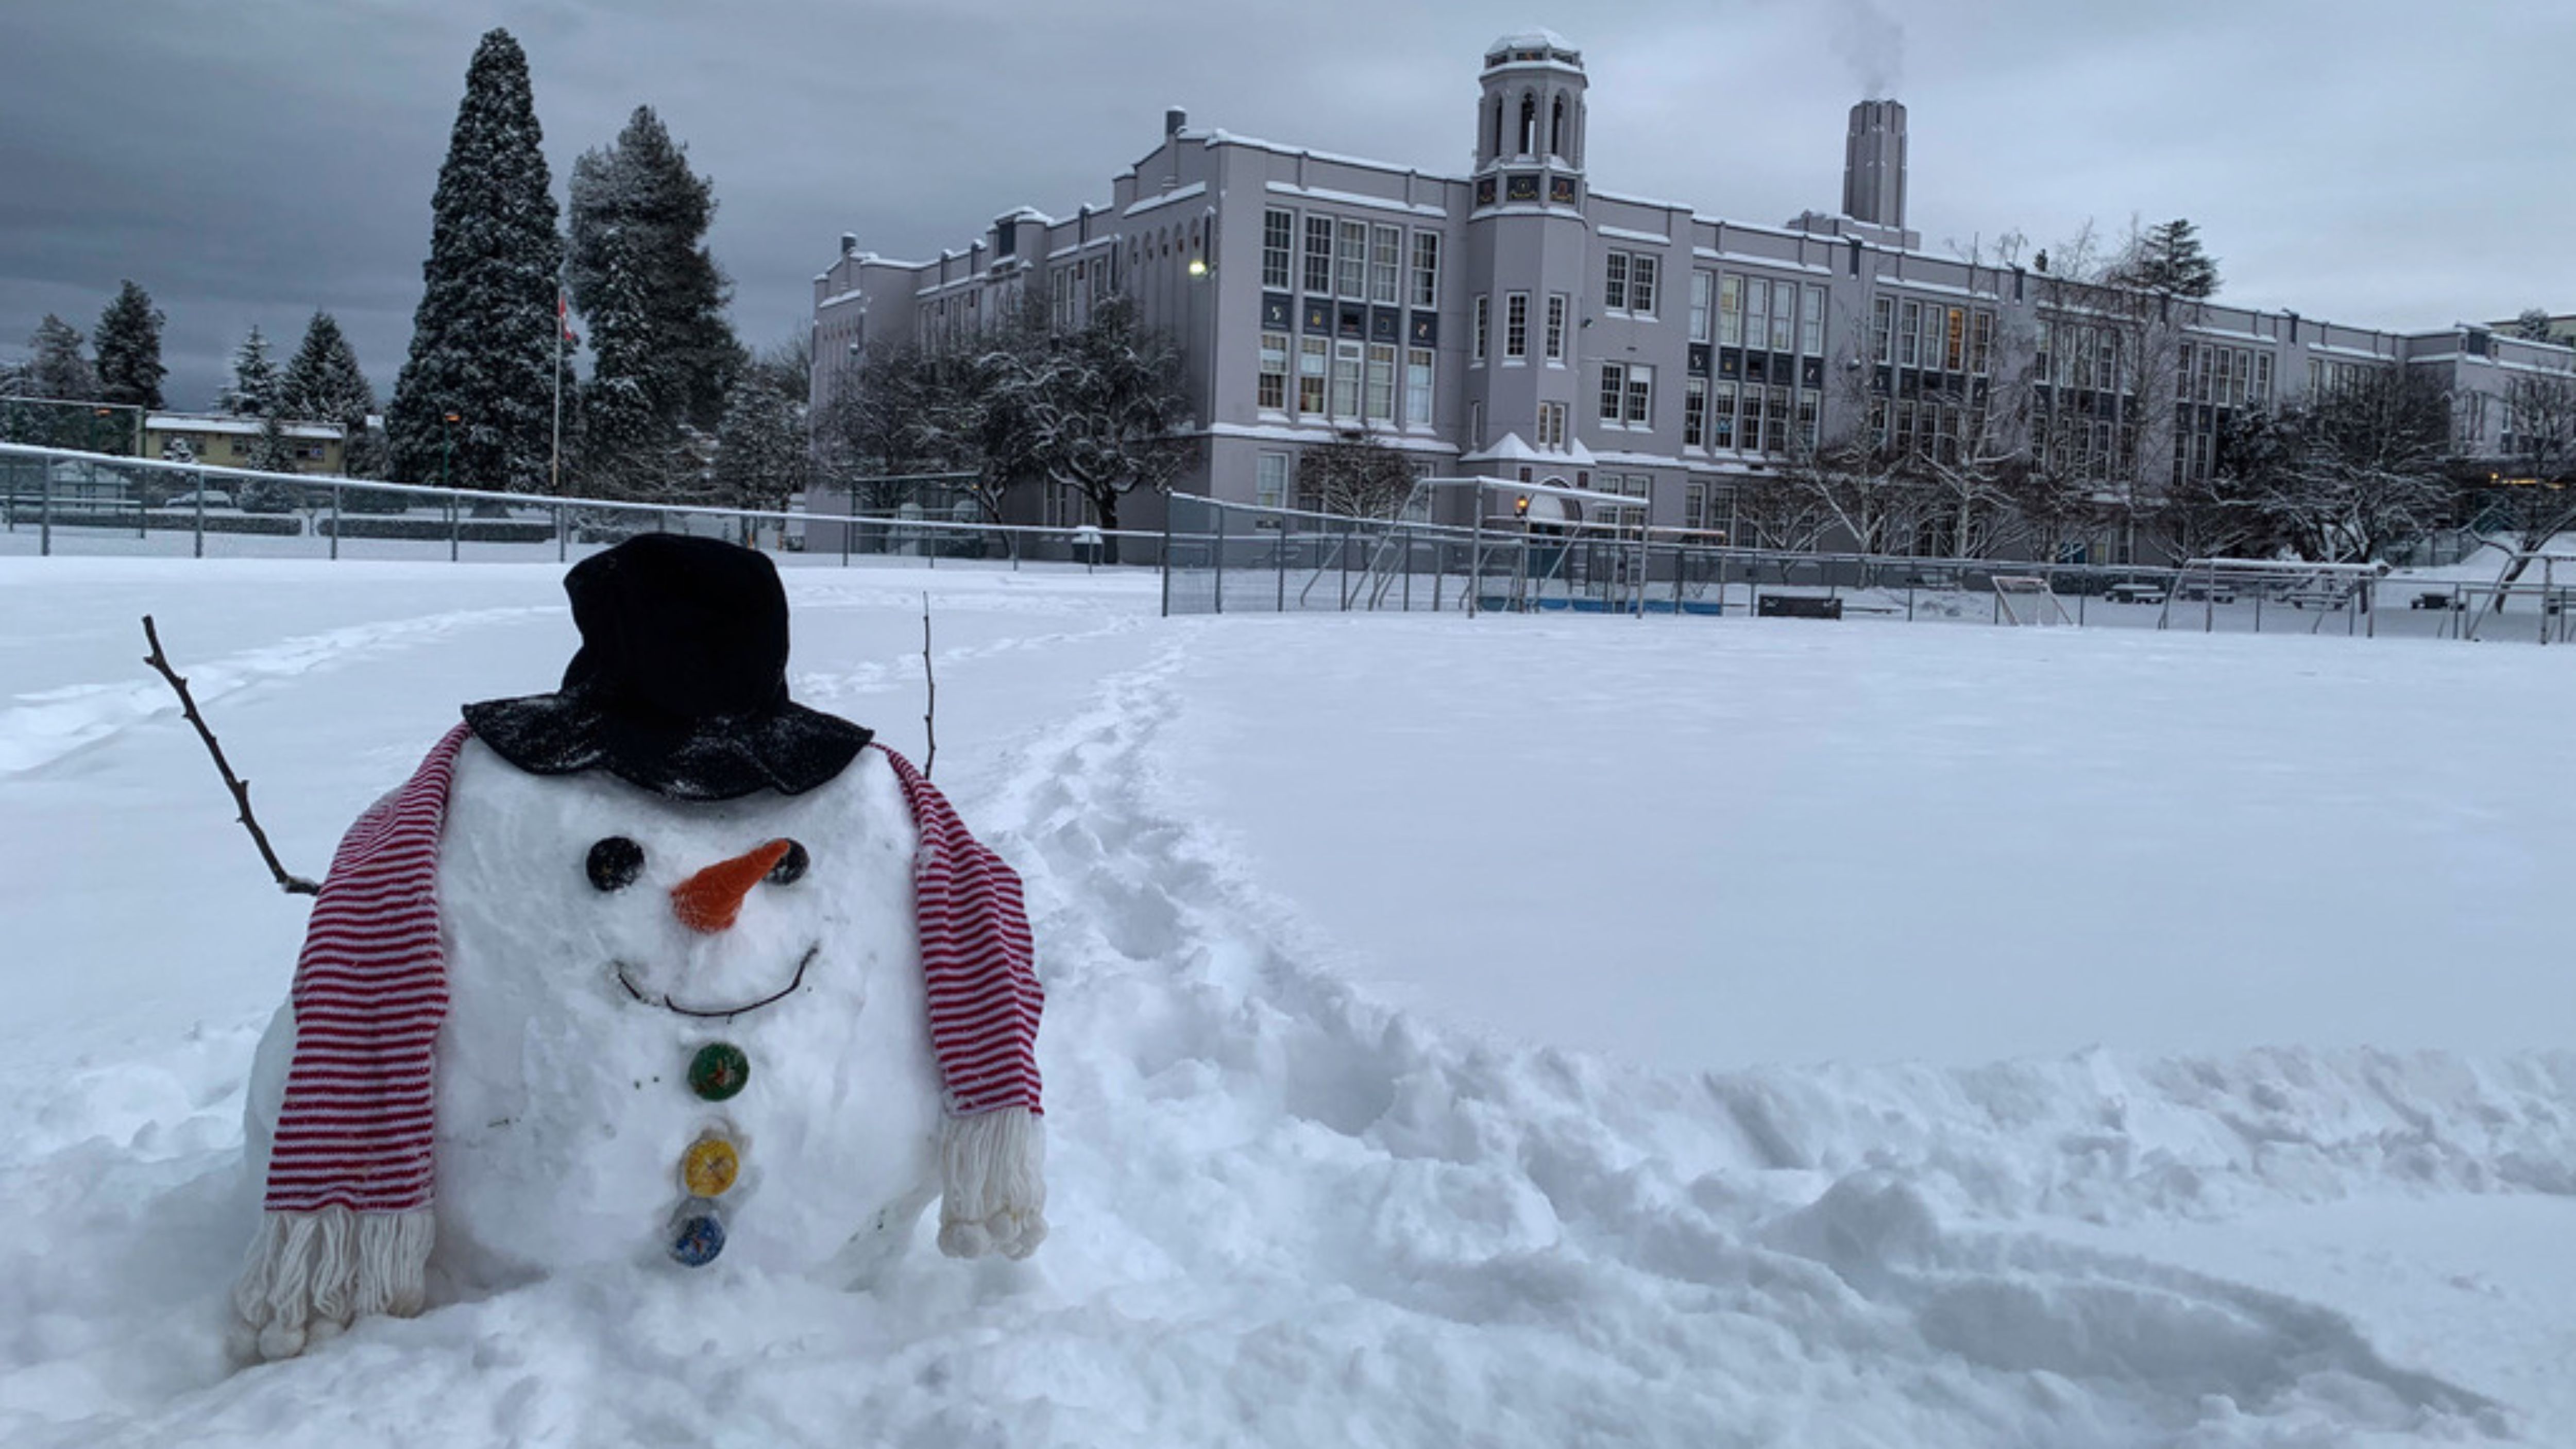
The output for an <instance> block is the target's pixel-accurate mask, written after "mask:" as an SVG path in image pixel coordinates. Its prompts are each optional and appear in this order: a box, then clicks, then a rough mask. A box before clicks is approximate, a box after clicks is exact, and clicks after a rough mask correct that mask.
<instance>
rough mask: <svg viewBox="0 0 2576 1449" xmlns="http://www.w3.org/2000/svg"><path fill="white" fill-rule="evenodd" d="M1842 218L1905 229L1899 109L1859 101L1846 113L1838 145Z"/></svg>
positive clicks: (1902, 120) (1902, 116)
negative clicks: (1845, 133)
mask: <svg viewBox="0 0 2576 1449" xmlns="http://www.w3.org/2000/svg"><path fill="white" fill-rule="evenodd" d="M1843 215H1845V216H1848V217H1850V218H1851V219H1852V220H1854V221H1865V222H1869V223H1871V224H1872V225H1875V226H1883V227H1888V228H1890V229H1892V230H1896V231H1903V230H1904V229H1905V107H1904V105H1903V104H1902V103H1900V102H1897V101H1863V102H1861V103H1860V104H1859V105H1856V106H1854V107H1852V108H1851V135H1850V136H1849V137H1848V138H1847V139H1846V140H1845V141H1844V143H1843Z"/></svg>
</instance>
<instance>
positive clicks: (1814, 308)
mask: <svg viewBox="0 0 2576 1449" xmlns="http://www.w3.org/2000/svg"><path fill="white" fill-rule="evenodd" d="M1798 350H1799V351H1800V352H1803V353H1805V354H1806V355H1807V356H1809V357H1822V356H1824V355H1825V289H1824V288H1822V287H1814V286H1811V287H1809V288H1807V290H1806V308H1805V310H1804V311H1802V312H1800V313H1799V314H1798Z"/></svg>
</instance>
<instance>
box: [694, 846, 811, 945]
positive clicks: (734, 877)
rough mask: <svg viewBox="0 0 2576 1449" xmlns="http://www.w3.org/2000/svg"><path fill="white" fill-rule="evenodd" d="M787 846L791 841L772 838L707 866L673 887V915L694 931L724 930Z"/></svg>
mask: <svg viewBox="0 0 2576 1449" xmlns="http://www.w3.org/2000/svg"><path fill="white" fill-rule="evenodd" d="M788 849H789V842H787V841H784V840H773V841H771V842H769V843H768V844H767V845H761V846H755V847H753V848H752V849H751V850H749V851H747V852H745V853H743V854H741V855H737V856H735V857H734V858H733V859H731V860H722V861H718V862H716V863H715V864H714V865H711V866H708V867H707V868H706V869H705V870H702V871H699V872H698V873H697V874H696V875H693V876H691V877H689V878H688V879H687V880H684V881H682V882H680V883H679V884H678V885H675V886H673V887H671V914H673V915H675V916H678V917H679V918H680V924H681V925H683V926H686V927H688V928H689V929H690V930H692V931H705V932H708V933H710V934H712V933H714V932H717V931H721V930H723V929H725V928H726V927H727V926H730V925H732V924H733V921H734V917H736V916H739V915H741V914H742V898H743V897H744V896H747V895H749V894H751V888H752V887H753V886H756V885H758V884H760V878H761V877H762V876H765V875H767V874H769V872H770V869H771V868H772V867H773V866H776V865H777V864H778V862H779V861H780V860H781V859H783V858H784V857H785V856H786V854H787V851H788Z"/></svg>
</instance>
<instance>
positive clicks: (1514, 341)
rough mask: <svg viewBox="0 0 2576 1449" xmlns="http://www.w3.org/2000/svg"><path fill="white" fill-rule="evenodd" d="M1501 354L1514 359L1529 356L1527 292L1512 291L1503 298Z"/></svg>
mask: <svg viewBox="0 0 2576 1449" xmlns="http://www.w3.org/2000/svg"><path fill="white" fill-rule="evenodd" d="M1503 356H1505V357H1506V358H1511V359H1514V360H1519V359H1523V358H1526V357H1528V356H1529V293H1527V292H1513V293H1510V294H1508V295H1506V296H1505V297H1504V298H1503Z"/></svg>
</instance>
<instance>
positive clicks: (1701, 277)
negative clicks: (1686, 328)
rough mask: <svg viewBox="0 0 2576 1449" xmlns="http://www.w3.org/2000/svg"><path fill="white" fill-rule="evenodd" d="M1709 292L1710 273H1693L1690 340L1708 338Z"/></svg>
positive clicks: (1704, 339) (1697, 340) (1695, 340)
mask: <svg viewBox="0 0 2576 1449" xmlns="http://www.w3.org/2000/svg"><path fill="white" fill-rule="evenodd" d="M1708 293H1709V275H1708V273H1706V272H1693V273H1691V305H1690V340H1691V341H1693V342H1706V341H1707V340H1708Z"/></svg>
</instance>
